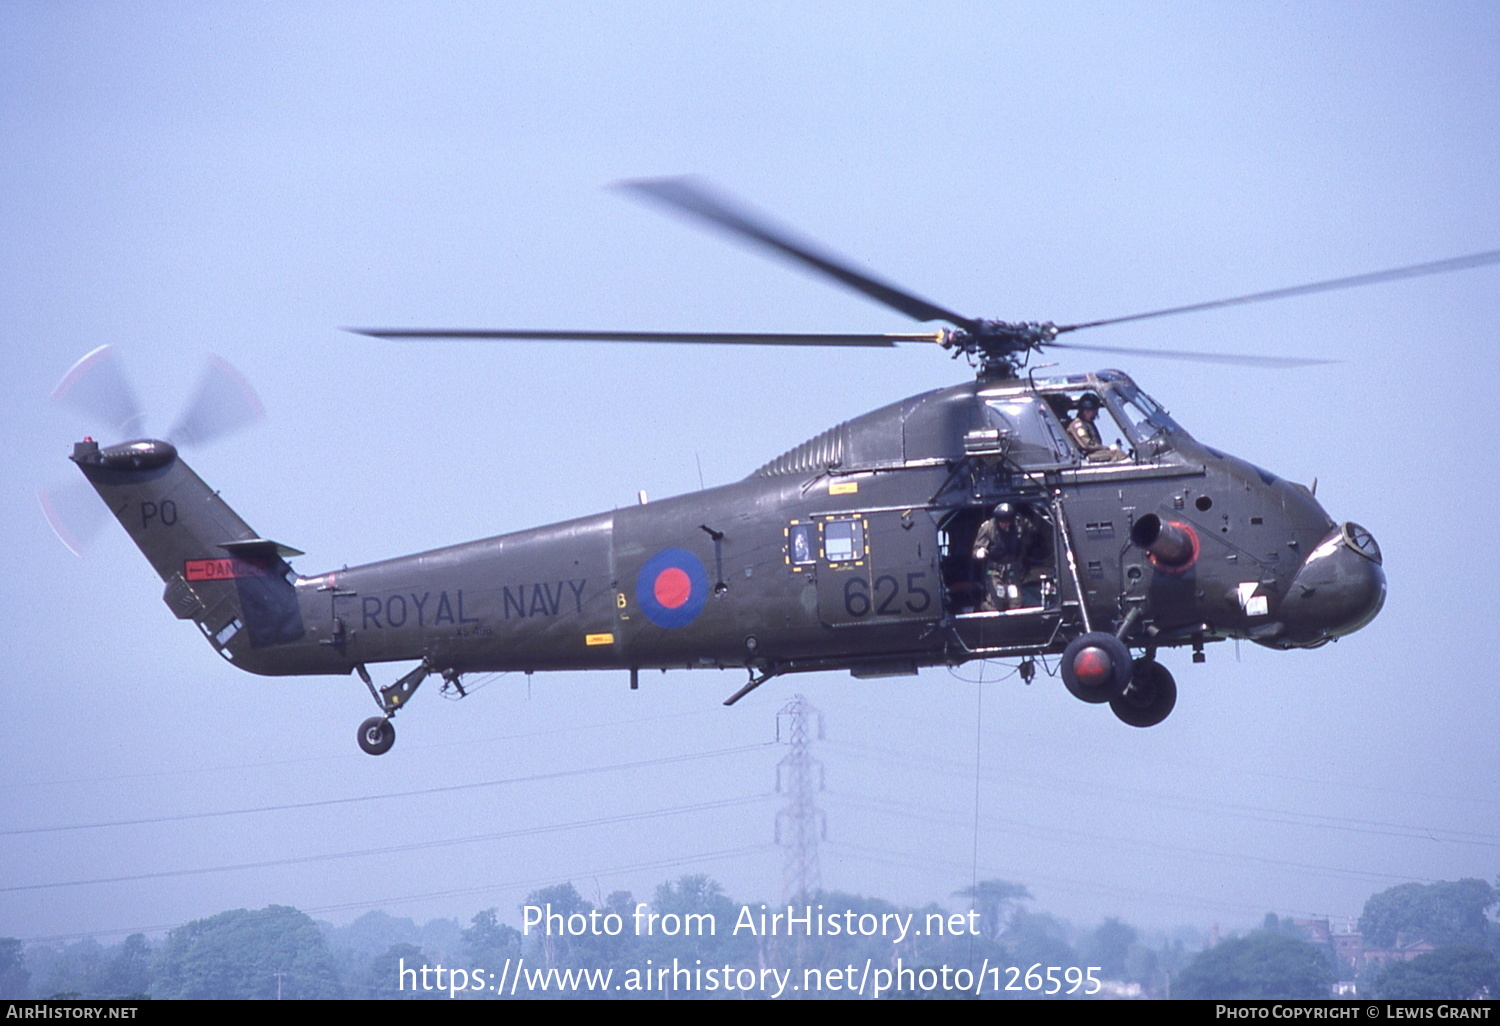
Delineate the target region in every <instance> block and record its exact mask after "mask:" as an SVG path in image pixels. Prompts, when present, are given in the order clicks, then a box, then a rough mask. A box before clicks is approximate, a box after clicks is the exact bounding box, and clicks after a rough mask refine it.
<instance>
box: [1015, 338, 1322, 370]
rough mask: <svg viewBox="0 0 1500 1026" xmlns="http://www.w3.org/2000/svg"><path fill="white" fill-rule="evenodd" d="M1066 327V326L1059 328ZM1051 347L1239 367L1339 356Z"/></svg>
mask: <svg viewBox="0 0 1500 1026" xmlns="http://www.w3.org/2000/svg"><path fill="white" fill-rule="evenodd" d="M1058 330H1062V329H1058ZM1044 344H1045V345H1046V347H1047V348H1048V349H1079V350H1086V351H1089V352H1094V353H1124V354H1126V355H1128V356H1154V357H1159V358H1160V359H1163V360H1190V361H1192V362H1193V363H1227V364H1230V365H1233V366H1237V367H1270V368H1290V367H1315V366H1318V365H1320V364H1326V363H1339V362H1341V361H1339V360H1310V359H1307V358H1306V357H1300V356H1247V355H1245V354H1243V353H1201V352H1193V351H1191V350H1184V349H1171V350H1164V349H1141V348H1136V347H1132V346H1094V345H1081V344H1079V343H1076V342H1047V343H1044Z"/></svg>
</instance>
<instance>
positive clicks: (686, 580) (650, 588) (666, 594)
mask: <svg viewBox="0 0 1500 1026" xmlns="http://www.w3.org/2000/svg"><path fill="white" fill-rule="evenodd" d="M635 600H636V601H637V602H639V603H640V604H641V610H642V611H643V612H645V614H646V619H648V620H650V621H651V622H652V623H654V624H656V626H658V627H686V626H687V625H688V624H690V623H692V622H693V621H694V620H696V619H697V618H698V614H699V613H701V612H703V606H704V603H706V602H707V601H708V571H707V570H705V569H704V568H703V562H702V561H701V560H700V559H699V558H698V557H697V556H695V555H693V554H692V553H691V552H689V551H688V550H687V549H662V550H661V551H660V552H658V553H657V554H656V555H654V556H652V557H651V558H650V559H648V560H646V565H645V566H643V567H641V573H640V576H638V577H637V578H636V579H635Z"/></svg>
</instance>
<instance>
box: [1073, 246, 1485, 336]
mask: <svg viewBox="0 0 1500 1026" xmlns="http://www.w3.org/2000/svg"><path fill="white" fill-rule="evenodd" d="M1497 263H1500V249H1492V250H1488V251H1486V252H1484V253H1472V254H1470V255H1469V256H1461V257H1452V258H1450V259H1448V260H1434V261H1432V262H1431V263H1425V264H1411V265H1409V266H1407V267H1393V268H1391V269H1390V270H1386V271H1371V272H1370V273H1368V274H1353V275H1350V276H1348V277H1347V278H1330V279H1328V280H1327V281H1315V282H1312V283H1310V284H1307V285H1293V286H1291V287H1290V288H1284V289H1270V290H1268V291H1266V292H1252V293H1250V294H1249V295H1246V296H1233V297H1231V298H1229V299H1215V300H1211V301H1209V302H1207V303H1189V304H1188V305H1187V306H1171V307H1168V308H1166V309H1165V310H1152V311H1150V312H1148V313H1138V314H1130V315H1128V316H1126V317H1109V318H1106V319H1105V320H1102V321H1087V322H1085V323H1083V324H1067V325H1062V326H1060V327H1058V329H1057V331H1058V333H1059V334H1061V333H1062V332H1065V331H1078V330H1079V329H1080V328H1098V327H1101V326H1103V325H1106V324H1123V323H1125V322H1126V321H1144V320H1147V319H1148V318H1151V317H1171V316H1173V315H1175V314H1185V313H1197V312H1199V311H1201V310H1216V309H1218V308H1220V307H1224V306H1242V305H1244V304H1247V303H1263V302H1267V301H1269V300H1272V299H1289V298H1291V297H1293V296H1309V295H1312V294H1314V293H1317V292H1337V291H1338V290H1340V289H1357V288H1361V287H1363V286H1365V285H1378V284H1380V283H1382V282H1387V281H1400V280H1401V279H1403V278H1421V277H1423V276H1424V275H1429V274H1447V273H1448V272H1450V271H1465V270H1468V269H1469V268H1471V267H1484V266H1486V265H1488V264H1497Z"/></svg>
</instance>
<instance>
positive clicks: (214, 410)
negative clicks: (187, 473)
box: [167, 356, 266, 446]
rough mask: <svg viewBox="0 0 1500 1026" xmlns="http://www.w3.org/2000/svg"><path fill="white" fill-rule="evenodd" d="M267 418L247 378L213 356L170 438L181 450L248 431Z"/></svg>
mask: <svg viewBox="0 0 1500 1026" xmlns="http://www.w3.org/2000/svg"><path fill="white" fill-rule="evenodd" d="M265 415H266V410H265V407H263V406H262V405H261V404H260V397H259V396H257V395H256V394H255V389H253V388H251V387H250V382H248V381H246V380H245V376H244V375H243V374H241V373H240V372H239V371H237V370H235V369H234V368H233V367H231V366H230V365H229V364H228V363H227V362H226V361H224V360H223V359H221V358H220V357H217V356H210V357H209V358H208V363H207V364H205V365H204V367H203V373H202V374H200V375H199V376H198V384H197V385H196V386H195V387H194V388H193V395H192V397H191V398H190V399H189V400H188V404H187V407H186V409H184V410H183V411H182V415H181V416H180V417H178V418H177V423H176V424H174V425H172V429H171V430H170V431H168V432H167V437H168V438H169V439H171V440H172V441H173V442H175V443H176V444H177V445H180V446H181V445H202V444H203V443H205V442H211V441H213V440H214V439H216V438H222V437H224V436H225V435H230V434H233V433H234V432H236V431H239V430H240V429H242V428H246V427H249V426H250V425H251V424H253V423H255V422H256V421H257V420H260V419H261V418H262V417H264V416H265Z"/></svg>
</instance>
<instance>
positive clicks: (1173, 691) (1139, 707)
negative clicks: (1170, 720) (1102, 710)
mask: <svg viewBox="0 0 1500 1026" xmlns="http://www.w3.org/2000/svg"><path fill="white" fill-rule="evenodd" d="M1176 704H1177V682H1176V681H1175V680H1173V679H1172V673H1171V671H1169V670H1168V669H1167V668H1166V667H1165V666H1163V665H1162V664H1161V663H1159V662H1157V661H1156V660H1155V659H1140V660H1137V661H1136V664H1135V671H1134V672H1133V673H1132V674H1131V676H1130V686H1129V687H1127V688H1126V689H1125V693H1124V694H1122V695H1120V696H1119V697H1118V698H1115V699H1112V700H1111V701H1110V703H1109V707H1110V708H1111V709H1112V710H1114V714H1115V715H1116V716H1118V717H1119V718H1120V719H1121V720H1122V721H1124V722H1125V723H1128V724H1130V725H1131V726H1132V727H1154V726H1156V725H1157V724H1158V723H1160V722H1161V721H1162V720H1164V719H1166V718H1167V717H1168V716H1169V715H1171V713H1172V707H1173V706H1175V705H1176Z"/></svg>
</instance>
